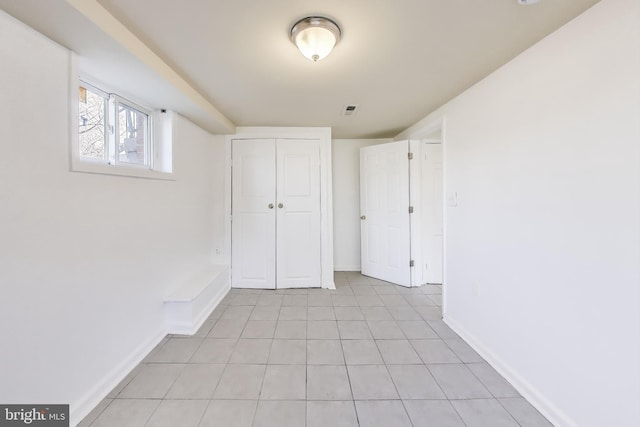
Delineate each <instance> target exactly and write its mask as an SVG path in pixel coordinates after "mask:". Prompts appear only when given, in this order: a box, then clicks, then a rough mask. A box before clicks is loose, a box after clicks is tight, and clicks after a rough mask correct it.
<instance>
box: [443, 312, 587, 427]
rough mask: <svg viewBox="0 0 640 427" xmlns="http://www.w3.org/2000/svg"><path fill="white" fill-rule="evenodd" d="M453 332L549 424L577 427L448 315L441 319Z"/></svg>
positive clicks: (561, 426) (569, 418) (559, 426)
mask: <svg viewBox="0 0 640 427" xmlns="http://www.w3.org/2000/svg"><path fill="white" fill-rule="evenodd" d="M442 320H443V321H444V322H445V323H446V324H447V325H448V326H449V327H450V328H451V329H452V330H453V331H454V332H456V333H457V334H458V335H460V337H461V338H462V339H464V340H465V341H466V342H467V343H468V344H469V345H470V346H471V347H472V348H473V349H474V350H475V351H476V352H477V353H478V354H479V355H480V356H482V357H483V358H484V359H485V360H486V361H487V363H488V364H489V365H491V366H492V367H493V368H494V369H495V370H496V371H497V372H498V373H499V374H500V375H502V376H503V377H504V378H505V379H506V380H507V381H509V383H511V385H512V386H513V387H514V388H515V389H516V390H518V392H519V393H520V394H521V395H522V397H524V398H525V399H527V400H528V401H529V403H531V404H532V405H533V406H534V407H535V408H536V409H537V410H538V411H540V413H541V414H542V415H544V416H545V417H546V418H547V420H549V422H551V423H552V424H553V425H554V426H556V427H577V426H578V424H577V423H576V422H575V421H573V420H572V419H571V417H569V416H568V415H567V414H565V413H564V412H563V411H561V410H560V409H559V408H558V407H557V406H556V405H554V404H553V402H551V401H550V400H549V399H547V398H546V397H545V396H544V395H543V394H542V393H541V392H540V391H539V390H538V389H536V388H535V387H534V386H532V385H531V383H529V381H527V380H526V379H525V378H523V377H522V376H521V375H520V374H518V373H517V372H516V371H515V370H514V369H513V368H512V367H511V366H509V365H508V364H507V363H505V362H504V361H502V359H500V357H498V356H497V355H496V354H495V353H494V352H493V351H491V350H490V349H489V348H487V347H486V346H485V345H484V344H483V343H482V342H480V340H478V339H476V338H475V337H474V336H473V335H472V334H470V333H469V332H467V330H466V329H464V327H463V326H462V325H461V324H460V322H458V321H457V320H455V319H453V318H452V317H451V316H449V315H445V316H444V318H443V319H442Z"/></svg>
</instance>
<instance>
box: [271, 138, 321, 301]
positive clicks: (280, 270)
mask: <svg viewBox="0 0 640 427" xmlns="http://www.w3.org/2000/svg"><path fill="white" fill-rule="evenodd" d="M276 151H277V180H276V181H277V222H276V224H277V227H276V228H277V257H276V258H277V269H276V270H277V273H276V274H277V279H278V280H277V283H278V286H277V287H278V288H301V287H320V285H321V275H320V267H321V265H320V143H319V141H318V140H294V139H279V140H277V150H276Z"/></svg>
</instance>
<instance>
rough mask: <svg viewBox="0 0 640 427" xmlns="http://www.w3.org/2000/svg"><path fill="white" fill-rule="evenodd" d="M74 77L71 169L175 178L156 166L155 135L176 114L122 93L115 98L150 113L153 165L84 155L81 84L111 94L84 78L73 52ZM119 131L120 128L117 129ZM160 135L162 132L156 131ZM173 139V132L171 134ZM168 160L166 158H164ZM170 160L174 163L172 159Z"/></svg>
mask: <svg viewBox="0 0 640 427" xmlns="http://www.w3.org/2000/svg"><path fill="white" fill-rule="evenodd" d="M69 75H70V79H69V80H70V81H69V104H70V105H69V120H70V125H69V131H70V132H69V133H70V135H69V140H70V144H69V163H70V170H71V171H72V172H82V173H94V174H102V175H114V176H124V177H133V178H143V179H159V180H168V181H175V176H174V174H173V172H165V171H162V170H156V169H154V168H153V165H154V163H155V161H156V160H157V159H156V156H155V155H154V153H155V150H156V145H157V144H158V141H157V140H156V138H154V137H153V135H154V134H155V133H156V132H154V130H155V129H158V127H159V126H162V125H163V124H165V123H166V121H167V120H170V121H171V122H173V114H172V113H166V112H164V111H163V112H160V111H152V110H151V109H149V108H144V107H142V106H140V105H139V104H138V103H135V102H132V101H129V100H128V99H126V98H123V97H120V96H118V95H113V98H114V99H115V101H116V102H122V103H123V104H124V105H127V106H130V107H132V108H135V109H138V110H140V111H141V112H143V113H145V114H148V116H149V119H148V120H149V123H148V126H149V132H148V135H147V137H148V138H151V141H150V143H149V144H148V148H149V150H148V151H149V153H148V154H147V155H148V156H149V163H150V164H149V165H134V164H128V163H124V162H118V161H117V160H116V161H115V162H109V158H108V157H107V159H105V160H99V159H91V158H87V157H81V156H80V138H79V124H78V113H79V106H78V88H79V87H80V86H81V85H83V84H86V85H87V86H89V88H91V89H95V90H97V92H101V93H102V94H106V95H109V94H108V92H106V91H105V90H104V89H101V88H100V87H99V86H96V85H95V84H93V83H92V82H91V79H89V78H82V79H81V78H80V76H79V74H78V68H77V59H76V55H75V54H71V59H70V73H69ZM116 132H117V130H116ZM155 136H158V135H155ZM170 137H171V139H173V138H172V135H171V136H170ZM161 163H166V162H161ZM170 163H173V162H172V161H171V162H170Z"/></svg>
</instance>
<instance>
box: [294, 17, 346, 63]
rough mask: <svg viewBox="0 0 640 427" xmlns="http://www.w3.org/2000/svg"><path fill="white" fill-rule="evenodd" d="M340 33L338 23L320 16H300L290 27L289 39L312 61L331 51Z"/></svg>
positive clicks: (338, 39)
mask: <svg viewBox="0 0 640 427" xmlns="http://www.w3.org/2000/svg"><path fill="white" fill-rule="evenodd" d="M340 34H341V31H340V27H338V24H336V23H335V22H333V21H332V20H331V19H329V18H325V17H322V16H308V17H306V18H302V19H301V20H299V21H298V22H296V23H295V24H293V27H291V41H292V42H293V44H295V45H296V46H297V47H298V49H300V52H301V53H302V54H303V55H304V56H305V57H307V58H309V59H310V60H312V61H314V62H316V61H319V60H321V59H322V58H324V57H326V56H327V55H329V54H330V53H331V50H332V49H333V47H334V46H335V45H336V44H337V43H338V41H340Z"/></svg>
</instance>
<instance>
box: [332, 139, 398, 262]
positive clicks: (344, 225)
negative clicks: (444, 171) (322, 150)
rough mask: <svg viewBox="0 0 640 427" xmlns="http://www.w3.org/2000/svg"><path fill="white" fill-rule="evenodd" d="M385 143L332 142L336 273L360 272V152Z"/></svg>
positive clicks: (386, 140) (350, 140) (342, 140)
mask: <svg viewBox="0 0 640 427" xmlns="http://www.w3.org/2000/svg"><path fill="white" fill-rule="evenodd" d="M389 141H391V140H390V139H334V140H333V141H332V145H331V150H332V156H333V158H332V162H333V262H334V270H336V271H359V270H360V148H361V147H366V146H368V145H374V144H382V143H385V142H389Z"/></svg>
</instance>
